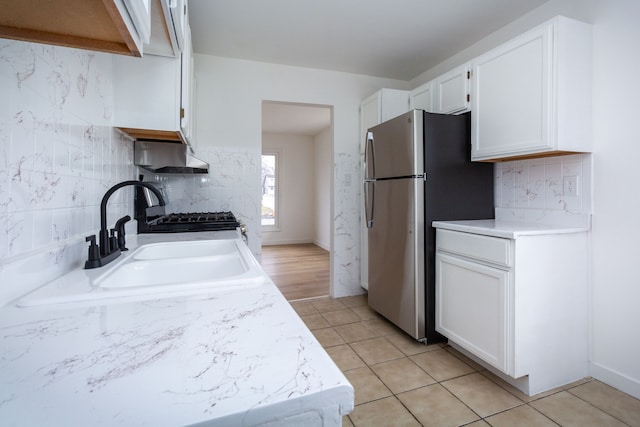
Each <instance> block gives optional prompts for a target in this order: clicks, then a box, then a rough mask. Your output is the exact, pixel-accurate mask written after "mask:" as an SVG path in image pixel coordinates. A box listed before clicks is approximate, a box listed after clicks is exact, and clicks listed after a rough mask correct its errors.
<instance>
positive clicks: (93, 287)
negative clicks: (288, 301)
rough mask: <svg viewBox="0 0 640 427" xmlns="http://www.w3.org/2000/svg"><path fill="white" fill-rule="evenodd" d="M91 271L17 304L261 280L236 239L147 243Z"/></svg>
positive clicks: (215, 288)
mask: <svg viewBox="0 0 640 427" xmlns="http://www.w3.org/2000/svg"><path fill="white" fill-rule="evenodd" d="M92 271H93V272H95V273H98V271H97V270H92ZM95 273H87V270H80V271H78V272H75V273H70V274H69V275H67V276H63V277H62V278H60V279H58V280H56V281H54V282H51V283H50V284H48V285H45V286H43V287H41V288H39V289H37V290H36V291H34V292H32V293H30V294H28V295H26V296H24V297H23V298H21V299H20V300H18V301H17V305H18V306H21V307H28V306H35V305H47V304H65V303H79V302H90V303H94V304H95V303H99V304H102V303H103V302H104V303H111V302H118V301H120V300H125V301H126V300H131V299H148V298H156V297H158V298H160V297H174V296H183V295H193V294H198V293H205V292H207V293H209V292H223V291H238V290H244V289H248V288H253V287H256V286H259V285H261V284H262V283H263V282H264V280H265V275H264V272H263V271H262V268H261V267H260V264H258V262H257V261H256V259H255V258H254V257H253V255H251V252H250V251H249V249H248V248H247V246H246V245H245V244H244V242H243V241H242V240H241V239H220V240H199V241H186V242H167V243H152V244H147V245H143V246H140V247H139V248H137V249H136V250H134V251H133V252H132V253H131V254H130V255H129V256H127V257H125V258H123V259H122V260H119V262H118V263H115V265H113V266H111V267H110V268H108V269H107V270H106V271H105V272H103V273H102V274H100V275H96V274H95Z"/></svg>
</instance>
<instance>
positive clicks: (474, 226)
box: [432, 219, 589, 239]
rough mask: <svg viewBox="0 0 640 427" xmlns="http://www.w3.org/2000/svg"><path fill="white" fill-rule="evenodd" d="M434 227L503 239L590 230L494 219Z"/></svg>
mask: <svg viewBox="0 0 640 427" xmlns="http://www.w3.org/2000/svg"><path fill="white" fill-rule="evenodd" d="M432 225H433V227H434V228H442V229H445V230H453V231H462V232H465V233H473V234H482V235H485V236H493V237H502V238H506V239H515V238H517V237H519V236H532V235H541V234H563V233H580V232H586V231H588V230H589V228H588V227H586V226H583V225H575V226H571V225H550V224H540V223H526V222H508V221H500V220H494V219H480V220H469V221H434V222H433V224H432Z"/></svg>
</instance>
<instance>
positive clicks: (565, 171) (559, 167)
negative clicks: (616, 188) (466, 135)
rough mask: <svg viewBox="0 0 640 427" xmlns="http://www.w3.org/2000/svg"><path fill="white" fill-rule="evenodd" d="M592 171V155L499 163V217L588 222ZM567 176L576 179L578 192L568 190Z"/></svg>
mask: <svg viewBox="0 0 640 427" xmlns="http://www.w3.org/2000/svg"><path fill="white" fill-rule="evenodd" d="M591 171H592V165H591V155H590V154H574V155H568V156H557V157H546V158H541V159H530V160H516V161H509V162H502V163H496V164H495V178H494V185H495V187H494V204H495V207H496V218H498V219H503V220H511V221H526V222H540V223H560V224H567V225H569V224H572V223H575V221H579V222H582V221H585V220H586V221H588V218H589V216H590V213H591V181H592V176H591ZM567 177H570V178H571V177H573V178H575V182H576V183H577V187H576V192H575V195H572V194H569V191H568V189H565V179H566V178H567Z"/></svg>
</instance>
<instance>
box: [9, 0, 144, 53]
mask: <svg viewBox="0 0 640 427" xmlns="http://www.w3.org/2000/svg"><path fill="white" fill-rule="evenodd" d="M0 8H2V11H3V13H2V15H0V37H3V38H9V39H14V40H23V41H28V42H35V43H45V44H52V45H58V46H65V47H73V48H80V49H90V50H98V51H103V52H109V53H116V54H125V55H130V56H137V57H140V56H142V53H141V52H140V51H139V49H138V48H137V46H136V43H135V41H134V39H133V37H132V36H131V34H130V33H129V30H128V28H127V25H126V23H125V22H124V20H123V19H122V16H121V15H120V11H119V10H118V7H117V5H116V4H115V1H114V0H85V1H76V0H57V1H42V0H20V1H7V0H0Z"/></svg>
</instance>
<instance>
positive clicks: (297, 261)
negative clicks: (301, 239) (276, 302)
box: [262, 243, 329, 301]
mask: <svg viewBox="0 0 640 427" xmlns="http://www.w3.org/2000/svg"><path fill="white" fill-rule="evenodd" d="M262 268H263V269H264V271H265V272H266V273H267V275H269V277H271V280H273V282H274V283H275V284H276V286H277V287H278V289H280V292H282V294H283V295H284V297H285V298H286V299H287V300H288V301H294V300H299V299H304V298H314V297H319V296H325V295H329V252H328V251H325V250H324V249H322V248H320V247H319V246H316V245H314V244H312V243H309V244H300V245H273V246H263V247H262Z"/></svg>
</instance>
